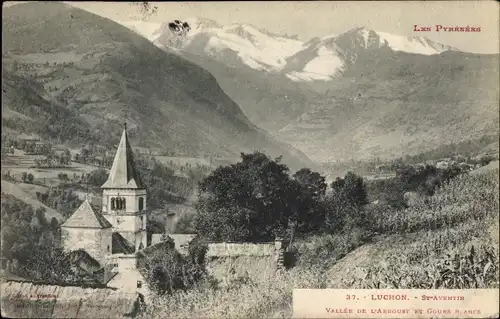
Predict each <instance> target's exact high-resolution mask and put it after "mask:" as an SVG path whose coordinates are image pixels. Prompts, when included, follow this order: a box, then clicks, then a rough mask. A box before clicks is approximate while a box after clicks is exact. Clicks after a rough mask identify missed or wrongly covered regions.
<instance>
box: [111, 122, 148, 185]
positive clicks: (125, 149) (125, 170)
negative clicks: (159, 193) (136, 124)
mask: <svg viewBox="0 0 500 319" xmlns="http://www.w3.org/2000/svg"><path fill="white" fill-rule="evenodd" d="M101 188H133V189H144V188H146V187H145V185H144V183H143V182H142V180H141V178H140V176H139V174H138V172H137V168H136V166H135V162H134V154H133V152H132V147H130V143H129V141H128V136H127V129H126V128H125V129H124V130H123V133H122V137H121V140H120V144H119V145H118V149H117V150H116V154H115V159H114V160H113V166H111V170H110V172H109V177H108V180H107V181H106V182H105V183H104V184H103V185H102V186H101Z"/></svg>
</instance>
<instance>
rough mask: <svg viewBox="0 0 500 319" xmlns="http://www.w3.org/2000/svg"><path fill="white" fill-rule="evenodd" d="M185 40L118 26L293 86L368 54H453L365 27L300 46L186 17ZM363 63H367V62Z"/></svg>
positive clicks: (162, 29)
mask: <svg viewBox="0 0 500 319" xmlns="http://www.w3.org/2000/svg"><path fill="white" fill-rule="evenodd" d="M184 21H185V22H188V23H189V26H190V30H189V32H186V34H185V36H182V37H179V36H178V34H174V33H173V32H172V31H171V30H170V29H169V26H168V23H154V22H143V21H123V22H121V23H122V24H123V25H125V26H127V27H129V28H130V29H132V30H134V31H136V32H137V33H139V34H141V35H143V36H144V37H146V38H148V39H149V40H150V41H152V42H153V43H155V44H156V45H157V46H159V47H164V48H167V47H168V48H171V49H172V48H173V49H180V50H183V51H186V52H189V53H192V54H195V55H200V56H209V57H211V58H213V59H215V60H217V61H220V62H222V63H224V64H226V65H230V66H231V67H249V68H251V69H254V70H259V71H264V72H270V73H274V74H276V73H279V74H282V75H284V76H286V77H287V78H289V79H290V80H292V81H295V82H311V81H329V80H331V79H333V78H334V77H336V76H338V75H341V74H343V73H344V72H345V71H346V69H348V68H349V66H350V65H353V64H355V63H356V62H357V61H358V60H359V59H361V60H363V58H362V57H367V56H369V55H370V54H374V53H375V54H390V53H394V52H405V53H412V54H421V55H434V54H440V53H442V52H444V51H450V50H452V51H458V50H457V49H455V48H453V47H450V46H447V45H443V44H440V43H437V42H434V41H431V40H429V39H427V38H424V37H407V36H400V35H394V34H390V33H386V32H381V31H374V30H369V29H367V28H363V27H361V28H354V29H352V30H349V31H347V32H345V33H343V34H341V35H338V36H336V35H329V36H325V37H322V38H314V39H311V40H310V41H308V42H305V43H304V42H303V41H300V40H299V39H297V38H296V37H295V38H294V37H288V36H280V35H276V34H272V33H270V32H268V31H266V30H262V29H259V28H257V27H255V26H252V25H249V24H231V25H227V26H222V25H219V24H218V23H217V22H215V21H213V20H209V19H199V18H191V19H186V20H184ZM367 62H368V61H367Z"/></svg>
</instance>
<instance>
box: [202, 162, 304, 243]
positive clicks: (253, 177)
mask: <svg viewBox="0 0 500 319" xmlns="http://www.w3.org/2000/svg"><path fill="white" fill-rule="evenodd" d="M241 158H242V161H241V162H239V163H237V164H233V165H230V166H221V167H219V168H217V169H216V170H215V171H213V172H212V173H211V174H210V175H209V176H208V177H206V178H205V179H204V180H203V181H202V182H200V184H199V202H198V205H197V210H198V214H197V215H196V219H195V225H196V226H195V227H196V232H197V233H198V234H200V235H201V236H203V237H205V238H207V239H210V240H217V241H262V240H273V239H274V237H275V236H282V235H283V234H284V232H285V230H286V229H287V227H288V223H289V220H290V219H291V218H294V217H295V216H297V213H298V209H299V200H300V198H301V197H300V196H299V195H300V194H299V193H300V187H298V183H297V182H296V183H293V182H292V181H291V179H290V177H289V175H288V167H287V166H286V165H284V164H281V163H280V160H281V158H276V159H274V160H272V159H270V158H268V157H267V156H266V155H264V154H262V153H260V152H254V153H252V154H243V153H242V154H241Z"/></svg>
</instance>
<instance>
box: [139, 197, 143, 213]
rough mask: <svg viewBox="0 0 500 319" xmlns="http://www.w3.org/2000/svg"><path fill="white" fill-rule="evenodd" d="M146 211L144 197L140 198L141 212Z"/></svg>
mask: <svg viewBox="0 0 500 319" xmlns="http://www.w3.org/2000/svg"><path fill="white" fill-rule="evenodd" d="M143 209H144V197H139V211H140V212H142V210H143Z"/></svg>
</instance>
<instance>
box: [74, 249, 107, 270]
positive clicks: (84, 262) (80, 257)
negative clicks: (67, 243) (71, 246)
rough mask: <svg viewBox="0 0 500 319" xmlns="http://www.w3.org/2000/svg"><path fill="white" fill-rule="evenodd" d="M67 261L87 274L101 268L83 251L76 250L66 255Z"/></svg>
mask: <svg viewBox="0 0 500 319" xmlns="http://www.w3.org/2000/svg"><path fill="white" fill-rule="evenodd" d="M67 257H68V258H69V261H70V262H71V263H72V264H73V265H76V266H78V267H80V268H82V267H83V268H82V269H84V270H85V271H87V272H90V273H94V272H96V271H98V270H100V269H101V268H102V266H101V264H100V263H99V262H98V261H97V260H95V259H94V258H93V257H92V256H90V255H89V253H87V252H86V251H85V250H83V249H78V250H74V251H71V252H69V253H68V255H67Z"/></svg>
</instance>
